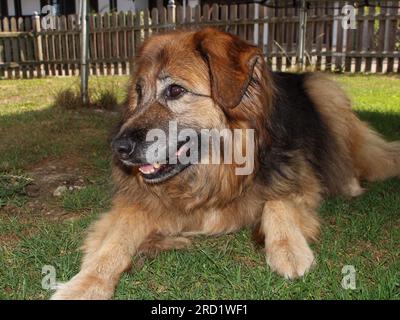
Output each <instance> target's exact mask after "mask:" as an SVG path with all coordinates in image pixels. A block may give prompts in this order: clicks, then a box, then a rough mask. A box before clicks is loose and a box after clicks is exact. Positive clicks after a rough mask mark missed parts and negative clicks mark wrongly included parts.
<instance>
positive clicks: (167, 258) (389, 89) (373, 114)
mask: <svg viewBox="0 0 400 320" xmlns="http://www.w3.org/2000/svg"><path fill="white" fill-rule="evenodd" d="M335 77H336V79H337V80H338V81H339V82H340V83H341V84H342V85H343V86H344V88H345V89H346V90H347V91H348V93H349V94H350V96H351V98H352V99H353V101H354V106H355V109H356V110H357V112H358V114H359V115H360V117H361V118H363V119H365V120H368V121H369V122H370V123H371V125H372V126H373V127H375V128H377V129H378V130H379V131H380V132H381V133H382V134H384V135H385V136H386V137H387V138H388V139H390V140H394V139H400V79H399V78H398V77H394V76H347V75H340V76H335ZM91 81H92V82H91V84H90V85H91V87H92V88H96V87H98V88H100V90H99V91H98V93H97V98H96V101H102V99H101V96H102V95H103V96H104V101H106V102H107V101H112V102H111V103H108V104H107V103H106V105H112V104H115V103H116V102H120V101H122V99H123V98H124V90H123V89H124V87H125V86H126V83H127V78H125V77H108V78H101V77H100V78H92V80H91ZM76 84H77V79H74V78H65V79H62V78H52V79H41V80H18V81H6V80H4V81H1V82H0V85H1V87H2V90H0V298H1V299H46V298H48V297H49V296H50V294H51V292H50V291H47V290H44V289H42V287H41V281H42V274H41V271H42V267H43V266H45V265H53V266H55V268H56V270H57V280H59V281H65V280H67V279H69V278H71V277H72V276H73V275H74V274H75V273H76V272H77V271H78V269H79V263H80V258H81V253H80V251H79V249H78V248H79V246H80V245H81V243H82V239H83V238H84V232H85V229H86V228H87V226H88V225H89V224H90V223H91V222H92V221H93V220H94V219H96V217H98V215H99V214H100V213H101V212H103V211H106V210H107V209H108V208H109V206H110V198H111V193H112V186H111V184H110V182H109V181H110V179H109V176H110V166H109V160H110V152H109V144H108V139H107V138H108V132H109V130H110V129H111V128H112V127H113V126H114V124H115V123H116V121H117V120H118V118H117V116H116V115H115V113H114V112H110V111H107V110H104V109H103V110H102V111H99V110H96V111H95V110H93V109H91V110H82V109H79V108H78V109H76V108H75V109H69V108H60V107H55V106H54V100H53V98H52V97H53V96H54V95H55V96H57V97H59V94H58V95H57V93H59V92H63V91H65V90H66V89H70V90H72V92H73V90H76ZM107 87H113V88H114V89H113V90H114V91H115V95H112V97H111V98H110V97H109V96H108V93H107V92H106V91H105V92H106V93H105V94H103V93H101V92H102V89H101V88H107ZM99 92H100V93H99ZM72 96H74V95H72ZM115 96H116V97H117V99H116V100H113V99H114V97H115ZM64 101H67V102H68V99H64ZM105 109H107V108H105ZM52 170H53V171H52ZM50 172H52V174H51V175H50ZM55 174H59V175H60V174H63V176H62V177H61V178H60V179H59V180H57V179H58V178H57V177H58V176H57V175H55ZM44 178H46V179H44ZM78 178H81V179H82V181H84V182H83V186H82V187H81V188H76V189H74V188H72V190H69V188H67V191H66V192H65V193H63V194H62V196H61V197H54V196H52V192H53V190H54V188H55V187H56V186H57V185H58V184H63V183H64V184H66V185H67V186H69V185H71V186H74V184H76V183H77V182H76V181H78V180H79V179H78ZM54 179H56V184H54ZM35 185H36V186H37V188H39V195H36V196H35V195H33V196H32V194H31V193H32V190H31V189H32V186H35ZM366 187H367V188H368V189H369V191H368V192H367V193H365V194H364V195H362V196H361V197H359V198H357V199H353V200H349V199H344V198H334V199H329V200H327V201H325V202H324V204H323V205H322V207H321V209H320V213H321V216H322V219H323V221H324V224H323V230H322V237H321V241H320V242H319V243H317V244H314V245H313V249H314V251H315V253H316V255H317V260H318V264H317V266H316V267H315V268H314V269H313V271H312V272H310V273H309V274H307V275H306V276H305V277H304V278H302V279H299V280H296V281H287V280H285V279H282V278H281V277H279V276H277V275H276V274H275V273H273V272H271V271H270V270H269V268H268V266H267V265H266V263H265V257H264V255H263V253H262V252H261V251H260V249H259V248H257V247H255V246H254V245H253V244H252V242H251V240H250V233H249V232H248V231H247V230H244V231H242V232H239V233H237V234H235V235H226V236H221V237H219V238H201V239H199V240H196V241H195V243H194V245H193V247H191V248H190V249H188V250H184V251H171V252H166V253H162V254H161V255H159V256H158V257H156V258H155V259H152V260H146V261H141V260H140V259H138V258H135V261H136V263H135V264H134V265H135V267H134V270H133V271H132V272H131V273H127V274H124V275H123V276H122V278H121V281H120V284H119V286H118V288H117V290H116V295H115V298H116V299H126V298H130V299H133V298H134V299H219V298H221V299H399V298H400V228H399V227H400V181H399V180H398V179H397V180H396V179H392V180H389V181H386V182H381V183H374V184H368V185H366ZM49 212H50V213H49ZM345 265H353V266H354V267H355V269H356V286H357V287H356V289H355V290H345V289H343V288H342V287H341V281H342V278H343V276H344V274H342V272H341V271H342V268H343V266H345Z"/></svg>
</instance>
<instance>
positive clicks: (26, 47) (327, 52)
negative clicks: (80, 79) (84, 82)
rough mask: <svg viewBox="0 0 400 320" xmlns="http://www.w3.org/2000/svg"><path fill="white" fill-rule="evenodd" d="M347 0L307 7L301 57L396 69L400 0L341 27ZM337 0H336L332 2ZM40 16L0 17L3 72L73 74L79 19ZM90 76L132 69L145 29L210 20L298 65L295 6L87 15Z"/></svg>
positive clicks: (341, 65)
mask: <svg viewBox="0 0 400 320" xmlns="http://www.w3.org/2000/svg"><path fill="white" fill-rule="evenodd" d="M347 3H348V2H346V1H335V2H332V1H319V2H318V6H315V7H310V8H308V9H307V23H306V41H305V57H306V64H307V65H308V66H309V67H311V68H314V69H317V70H322V71H324V70H331V71H346V72H352V73H354V72H370V73H388V72H393V73H400V9H399V7H400V1H398V0H397V1H380V4H381V7H361V8H358V9H357V10H356V15H355V19H356V28H355V29H344V28H343V27H342V26H341V21H342V18H343V15H342V13H341V10H340V9H339V8H342V7H343V6H344V5H346V4H347ZM333 5H334V6H333ZM40 19H41V18H40V17H38V16H36V17H25V18H18V19H15V18H11V19H8V18H3V19H2V20H1V19H0V78H34V77H42V76H66V75H78V74H79V72H80V70H79V63H80V61H79V59H80V31H79V19H78V16H76V15H70V16H60V17H55V29H54V30H48V29H47V30H43V29H42V28H41V20H40ZM88 19H89V20H88V25H89V30H90V36H89V62H90V73H91V74H93V75H114V74H118V75H122V74H130V72H131V70H132V66H133V65H132V64H133V63H134V57H135V54H136V52H137V50H138V48H139V47H140V45H141V43H142V42H143V41H144V40H145V39H146V38H147V37H149V36H150V35H152V34H155V33H159V32H164V31H166V30H170V29H177V28H185V29H189V30H195V29H198V28H201V27H204V26H215V27H217V28H220V29H221V30H224V31H227V32H231V33H233V34H237V35H239V36H240V37H241V38H243V39H245V40H247V41H250V42H252V43H254V44H256V45H257V46H259V47H260V48H261V49H262V50H263V52H264V54H265V56H266V58H267V59H268V61H269V63H270V65H271V67H272V69H273V70H282V71H286V70H290V69H291V68H294V67H295V66H296V65H297V64H298V59H299V58H298V43H299V41H298V28H299V9H298V8H293V7H290V6H288V7H287V8H270V7H265V6H262V5H259V4H240V5H236V4H235V5H218V4H214V5H211V6H210V5H204V6H202V7H200V6H197V7H195V8H192V7H189V6H188V7H186V9H185V10H184V9H183V7H182V6H179V5H178V6H176V7H172V6H170V7H168V8H161V9H153V10H151V11H149V10H145V11H140V12H119V13H111V14H109V13H106V14H102V15H90V16H89V17H88Z"/></svg>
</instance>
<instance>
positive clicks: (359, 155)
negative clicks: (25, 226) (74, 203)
mask: <svg viewBox="0 0 400 320" xmlns="http://www.w3.org/2000/svg"><path fill="white" fill-rule="evenodd" d="M135 66H136V68H135V74H134V76H133V77H132V80H131V81H130V85H129V94H128V98H127V101H126V103H125V105H124V107H123V111H122V116H121V123H120V125H119V127H118V130H117V131H118V132H117V134H116V136H115V138H114V139H113V142H112V149H113V155H114V160H113V173H112V174H113V179H114V182H115V185H116V192H115V195H114V198H113V205H112V208H111V210H110V212H108V213H107V214H105V215H103V216H102V217H101V218H100V219H99V220H98V221H96V222H95V223H94V224H93V225H92V226H91V227H90V229H89V232H88V235H87V238H86V240H85V242H84V245H83V251H84V257H83V261H82V265H81V271H80V272H79V273H78V274H77V275H75V276H74V277H73V278H72V279H71V280H70V281H68V282H66V283H64V284H60V285H59V286H58V288H57V290H56V292H55V293H54V295H53V297H52V298H53V299H109V298H112V296H113V293H114V289H115V287H116V285H117V283H118V281H119V278H120V276H121V274H122V273H123V272H124V271H126V270H127V269H128V268H129V267H130V264H131V259H132V256H133V255H135V254H138V253H142V252H144V253H146V252H147V253H148V252H158V251H161V250H168V249H179V248H185V247H187V246H188V245H189V244H190V240H189V238H190V237H191V236H195V235H220V234H226V233H231V232H235V231H237V230H239V229H242V228H253V230H254V231H253V232H254V236H255V239H256V240H258V241H261V242H262V243H263V244H264V246H265V249H264V251H265V254H266V259H267V263H268V265H269V266H270V268H271V269H272V270H274V271H276V272H277V273H278V274H280V275H282V276H284V277H285V278H288V279H293V278H297V277H301V276H303V275H304V274H305V273H306V272H307V271H309V270H310V268H311V267H312V266H313V265H314V264H315V257H314V254H313V252H312V250H311V249H310V247H309V243H310V242H312V241H315V240H317V239H318V237H319V229H320V228H319V227H320V219H319V218H318V214H317V211H318V207H319V205H320V204H321V201H322V200H323V199H324V198H326V197H329V196H332V195H338V194H344V195H348V196H351V197H353V196H358V195H360V194H361V193H362V192H363V191H364V190H363V188H362V187H361V185H360V181H362V180H368V181H375V180H384V179H387V178H389V177H395V176H400V143H399V142H387V141H385V140H384V139H383V138H382V137H381V136H380V135H379V134H378V133H376V132H375V131H374V130H372V129H371V128H369V127H368V125H367V124H366V123H364V122H362V121H361V120H359V119H358V118H357V116H356V114H355V113H354V112H353V111H352V109H351V103H350V100H349V99H348V98H347V97H346V95H345V93H344V92H343V91H342V90H341V88H340V87H339V86H338V85H337V84H335V83H334V82H332V81H331V80H329V79H327V78H326V77H325V76H323V75H320V74H317V73H301V74H291V73H279V72H271V71H270V70H269V68H268V66H267V64H266V62H265V59H264V56H263V53H262V52H261V51H260V49H259V48H257V47H256V46H253V45H251V44H249V43H247V42H245V41H243V40H241V39H240V38H238V37H237V36H234V35H231V34H228V33H224V32H222V31H219V30H217V29H214V28H205V29H202V30H199V31H175V32H172V33H166V34H160V35H155V36H153V37H151V38H150V39H148V40H146V41H145V43H144V44H143V46H142V48H141V50H140V52H139V54H138V57H137V58H136V61H135ZM173 121H175V122H176V126H177V127H179V128H180V129H182V128H192V129H193V130H192V131H194V132H195V133H196V134H199V132H200V130H202V129H204V128H208V129H211V128H214V129H218V130H223V129H228V130H239V132H244V135H245V136H249V133H248V132H249V131H246V130H253V131H254V139H253V142H254V144H253V145H254V147H253V148H250V147H249V148H247V146H245V145H244V144H243V140H242V142H231V143H230V146H231V147H232V148H234V147H236V148H239V149H241V150H242V151H243V150H244V149H246V150H245V151H251V150H250V149H253V151H254V165H253V169H252V170H251V172H249V173H247V174H238V172H237V169H238V167H239V165H238V163H236V162H235V161H233V162H232V163H217V164H214V163H209V164H204V163H181V162H180V161H175V162H173V161H172V160H176V158H177V156H178V155H179V154H182V153H186V150H187V149H185V146H186V148H187V143H186V140H184V141H183V142H179V141H178V144H177V149H176V150H177V151H176V152H175V153H174V152H172V153H168V157H167V158H166V159H167V161H166V162H165V163H163V164H160V163H158V162H156V161H155V162H152V161H153V160H149V158H148V155H147V151H148V150H149V149H150V148H151V143H150V142H149V141H148V139H147V136H148V133H149V131H151V130H157V129H161V130H164V131H166V130H167V129H166V128H167V127H168V125H169V123H171V122H173ZM170 140H172V138H171V137H169V136H168V137H167V141H166V142H165V143H164V147H165V146H167V145H168V146H170V144H171V143H170ZM227 144H229V142H227ZM203 145H204V144H203ZM161 147H162V145H161ZM164 149H165V148H164ZM247 149H248V150H247ZM160 150H161V149H160ZM182 150H183V151H182ZM193 150H196V149H193ZM224 150H225V149H224ZM161 153H162V152H161V151H160V154H161ZM164 154H166V151H165V150H164ZM220 156H221V155H220Z"/></svg>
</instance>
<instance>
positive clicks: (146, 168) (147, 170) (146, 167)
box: [139, 164, 160, 174]
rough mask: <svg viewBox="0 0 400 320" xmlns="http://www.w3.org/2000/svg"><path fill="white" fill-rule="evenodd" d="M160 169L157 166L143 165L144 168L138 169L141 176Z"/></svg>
mask: <svg viewBox="0 0 400 320" xmlns="http://www.w3.org/2000/svg"><path fill="white" fill-rule="evenodd" d="M158 169H160V165H159V164H145V165H144V166H140V167H139V171H140V172H141V173H143V174H150V173H154V172H156V171H158Z"/></svg>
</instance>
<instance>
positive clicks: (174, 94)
mask: <svg viewBox="0 0 400 320" xmlns="http://www.w3.org/2000/svg"><path fill="white" fill-rule="evenodd" d="M185 92H186V90H185V88H182V87H181V86H178V85H177V84H171V85H170V86H168V88H167V90H165V96H166V97H167V98H168V99H176V98H178V97H180V96H181V95H182V94H184V93H185Z"/></svg>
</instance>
